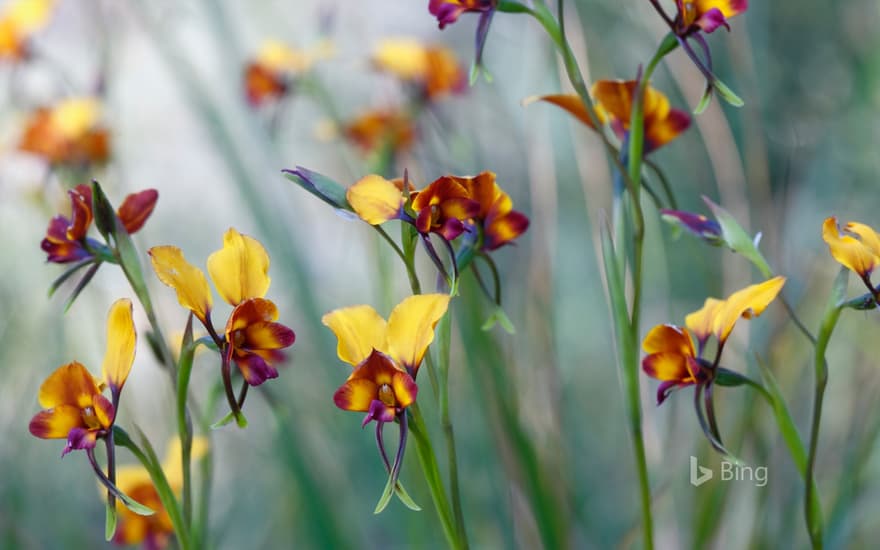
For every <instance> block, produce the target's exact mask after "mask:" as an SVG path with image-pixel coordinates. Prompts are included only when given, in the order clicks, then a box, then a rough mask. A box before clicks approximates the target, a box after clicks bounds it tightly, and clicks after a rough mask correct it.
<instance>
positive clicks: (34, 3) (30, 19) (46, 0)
mask: <svg viewBox="0 0 880 550" xmlns="http://www.w3.org/2000/svg"><path fill="white" fill-rule="evenodd" d="M54 4H55V1H54V0H16V1H14V2H12V3H11V4H8V6H6V10H5V13H4V14H3V19H6V20H8V21H9V22H10V24H11V25H12V26H13V27H15V29H16V31H17V32H18V33H19V34H22V35H28V34H31V33H32V32H34V31H36V30H38V29H40V28H41V27H43V26H44V25H45V24H46V22H47V21H48V20H49V15H51V13H52V8H53V6H54Z"/></svg>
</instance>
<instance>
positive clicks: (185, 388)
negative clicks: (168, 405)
mask: <svg viewBox="0 0 880 550" xmlns="http://www.w3.org/2000/svg"><path fill="white" fill-rule="evenodd" d="M192 322H193V315H192V313H190V314H189V316H188V318H187V321H186V329H184V333H183V340H182V342H181V345H180V362H179V364H178V368H177V434H178V437H180V462H181V469H182V472H183V519H184V521H186V524H187V525H192V442H193V427H192V419H191V418H190V415H189V409H188V408H187V406H186V402H187V397H188V395H189V380H190V374H191V373H192V366H193V358H194V357H195V348H196V345H197V343H195V342H193V332H192V330H193V329H192Z"/></svg>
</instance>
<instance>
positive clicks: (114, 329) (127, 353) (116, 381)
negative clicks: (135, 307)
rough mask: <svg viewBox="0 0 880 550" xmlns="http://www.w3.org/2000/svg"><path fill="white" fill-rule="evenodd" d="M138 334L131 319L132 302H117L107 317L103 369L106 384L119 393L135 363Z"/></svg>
mask: <svg viewBox="0 0 880 550" xmlns="http://www.w3.org/2000/svg"><path fill="white" fill-rule="evenodd" d="M136 343H137V333H136V332H135V328H134V320H133V319H132V317H131V300H129V299H127V298H123V299H121V300H116V301H115V302H114V303H113V305H112V306H110V313H109V314H108V315H107V352H106V353H105V354H104V366H103V367H102V368H101V372H102V376H103V377H104V382H106V383H107V385H109V386H110V387H111V388H112V389H113V391H114V392H116V393H118V392H119V391H120V390H121V389H122V386H123V385H124V384H125V380H126V379H127V378H128V373H129V372H130V371H131V366H132V364H133V363H134V348H135V344H136Z"/></svg>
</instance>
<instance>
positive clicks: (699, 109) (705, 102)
mask: <svg viewBox="0 0 880 550" xmlns="http://www.w3.org/2000/svg"><path fill="white" fill-rule="evenodd" d="M714 89H715V88H713V87H712V85H711V84H708V83H707V84H706V89H705V90H703V96H702V97H701V98H700V102H699V103H697V106H696V107H694V114H695V115H700V114H702V113H703V111H705V110H706V108H707V107H708V106H709V102H710V101H712V90H714Z"/></svg>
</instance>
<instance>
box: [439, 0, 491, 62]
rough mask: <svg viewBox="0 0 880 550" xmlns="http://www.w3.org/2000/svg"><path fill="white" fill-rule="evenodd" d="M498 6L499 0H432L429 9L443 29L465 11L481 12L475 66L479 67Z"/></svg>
mask: <svg viewBox="0 0 880 550" xmlns="http://www.w3.org/2000/svg"><path fill="white" fill-rule="evenodd" d="M497 7H498V0H430V2H429V3H428V11H429V12H431V15H433V16H434V17H436V18H437V23H438V25H439V27H440V28H441V29H443V28H445V27H446V25H449V24H452V23H455V22H456V21H458V18H459V16H461V14H463V13H465V12H473V13H479V14H480V20H479V22H478V23H477V34H476V40H475V41H476V48H475V51H476V55H475V60H474V67H477V68H478V67H481V66H482V64H483V48H484V47H485V45H486V38H487V37H488V36H489V24H490V23H491V22H492V16H493V15H495V9H496V8H497Z"/></svg>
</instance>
